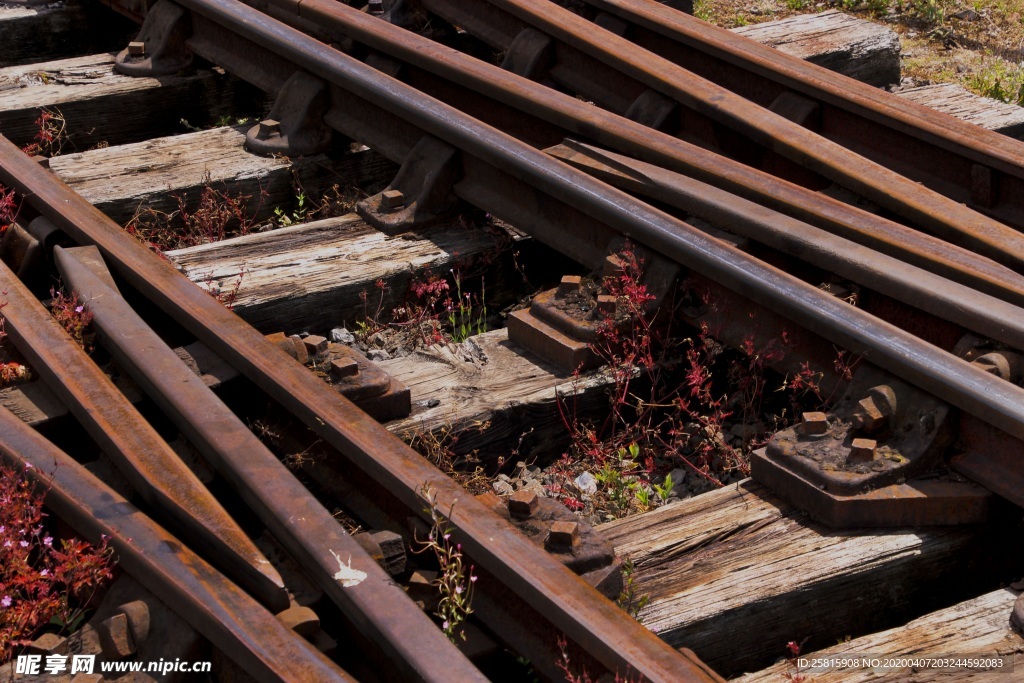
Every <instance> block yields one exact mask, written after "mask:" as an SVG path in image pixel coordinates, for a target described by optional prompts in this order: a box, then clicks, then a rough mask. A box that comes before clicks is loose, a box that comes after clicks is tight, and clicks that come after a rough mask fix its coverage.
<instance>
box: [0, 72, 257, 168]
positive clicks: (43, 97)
mask: <svg viewBox="0 0 1024 683" xmlns="http://www.w3.org/2000/svg"><path fill="white" fill-rule="evenodd" d="M262 104H263V96H262V94H260V93H259V92H258V91H257V90H256V89H254V88H252V87H251V86H249V85H247V84H245V83H243V82H242V81H241V80H239V79H237V78H235V77H234V76H230V75H228V74H225V73H224V72H223V71H222V70H220V69H218V68H211V69H192V70H189V71H187V72H185V73H184V74H183V75H177V74H176V75H173V76H161V77H159V78H142V77H132V76H122V75H120V74H117V73H114V54H113V53H103V54H94V55H87V56H84V57H72V58H69V59H62V60H58V61H52V62H45V63H36V64H27V65H21V66H10V67H6V68H3V69H0V130H3V132H4V135H5V136H7V137H8V138H9V139H10V140H12V141H13V142H15V143H16V144H19V145H24V144H26V143H29V142H31V141H32V139H33V137H34V136H35V134H36V132H37V131H38V126H37V125H36V124H35V121H36V119H37V118H38V117H39V112H40V110H41V109H42V108H44V107H45V108H46V109H49V110H51V111H55V112H59V113H60V115H61V116H62V117H63V118H64V121H65V123H66V129H65V134H66V136H67V139H68V142H67V144H66V145H65V147H64V150H63V151H64V153H67V152H74V151H84V150H87V149H90V148H92V147H95V146H98V145H107V146H109V145H119V144H123V143H127V142H134V141H136V140H143V139H146V138H149V137H152V136H154V135H161V134H169V133H179V132H184V131H185V127H184V126H183V125H182V123H181V121H182V119H185V120H187V121H189V123H190V124H191V125H194V126H203V125H207V124H211V123H213V122H214V121H216V120H217V119H218V118H220V117H222V116H232V115H236V113H237V112H239V111H243V112H244V111H255V110H256V109H259V108H261V107H262Z"/></svg>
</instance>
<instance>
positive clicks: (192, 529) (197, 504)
mask: <svg viewBox="0 0 1024 683" xmlns="http://www.w3.org/2000/svg"><path fill="white" fill-rule="evenodd" d="M25 158H27V157H25ZM44 172H47V171H44ZM0 290H2V291H3V292H4V294H3V299H4V300H6V302H7V305H6V306H4V308H3V312H2V315H3V318H4V320H5V331H6V332H7V334H8V335H9V336H10V338H11V340H12V341H13V342H14V345H15V347H17V349H18V350H19V351H20V352H21V353H22V354H23V355H24V356H25V358H27V359H28V361H29V363H30V364H31V366H32V368H33V370H35V371H36V372H38V373H39V375H40V376H41V377H42V378H43V379H44V380H45V381H46V383H47V385H48V386H49V388H50V389H51V390H52V391H53V392H54V393H55V394H56V395H57V396H58V397H59V398H60V399H61V401H62V402H63V403H64V404H65V405H66V406H67V407H68V409H69V410H70V411H71V413H72V414H73V415H74V416H75V417H76V418H78V420H79V421H80V422H81V424H82V426H83V427H84V428H85V429H86V430H87V431H88V433H89V435H90V436H91V437H92V438H93V440H95V442H96V443H97V444H98V445H99V446H100V448H102V449H103V452H104V453H106V454H107V455H108V456H110V458H111V459H113V460H114V462H115V463H116V464H117V466H118V469H119V470H120V471H121V473H122V474H123V475H124V477H125V478H126V479H127V480H128V481H129V482H130V483H131V485H132V487H133V488H134V489H135V490H136V491H137V492H139V494H140V495H141V496H142V497H143V498H144V499H145V500H146V502H148V503H149V504H150V505H152V506H153V507H154V508H155V509H156V510H157V511H158V512H159V513H160V514H163V515H166V516H167V518H168V520H169V521H171V522H173V523H174V525H176V526H177V527H179V528H180V529H181V531H182V532H184V533H186V534H187V536H188V539H189V541H190V542H193V543H194V544H195V545H196V546H197V547H199V548H201V549H202V551H203V552H204V553H205V554H206V556H207V557H209V558H210V559H211V561H212V562H214V564H216V565H217V566H218V567H220V568H222V569H223V570H225V571H227V572H228V573H229V574H230V575H231V576H232V578H234V579H235V580H237V581H238V582H239V583H240V584H241V585H242V586H243V587H245V588H246V589H247V590H250V591H251V592H252V593H253V595H255V596H257V598H258V599H259V600H260V601H261V602H263V603H264V604H266V605H267V606H268V607H270V608H271V609H284V608H285V607H287V606H288V596H287V593H286V592H285V589H284V584H283V582H282V580H281V577H280V576H279V575H278V573H277V571H276V570H275V569H274V568H273V567H272V566H271V565H270V563H269V562H268V561H267V560H266V558H264V557H263V555H262V554H261V553H260V552H259V550H257V549H256V546H255V545H253V543H252V541H250V540H249V538H248V537H247V536H246V535H245V533H244V532H243V531H242V530H241V529H239V528H238V525H236V524H235V522H234V521H233V520H232V519H231V517H230V516H229V515H228V514H227V512H225V511H224V509H223V508H222V507H221V506H220V504H219V503H218V502H217V501H216V499H214V498H213V496H212V495H211V494H210V492H209V491H207V490H206V488H205V487H204V486H203V485H202V483H201V482H200V481H199V480H198V479H197V478H196V476H195V475H194V474H193V473H192V471H191V470H189V469H188V467H186V466H185V464H184V463H183V462H182V461H181V460H180V459H179V458H178V456H177V454H175V452H174V451H173V450H171V448H170V446H168V445H167V443H166V442H165V441H164V440H163V439H161V438H160V436H159V435H158V434H157V433H156V431H154V429H153V428H152V427H151V426H150V425H149V423H148V422H146V421H145V420H144V419H143V418H142V416H141V415H139V413H138V412H137V411H136V410H135V408H134V407H132V405H131V403H129V401H128V399H127V398H125V397H124V395H123V394H122V393H121V392H120V391H119V390H118V389H117V387H115V386H114V384H113V383H112V382H111V380H110V379H109V378H108V377H107V376H106V375H105V374H104V373H103V372H102V371H101V370H100V369H99V368H98V367H97V366H96V365H95V364H94V363H93V362H92V360H91V359H89V357H88V356H86V355H85V352H84V351H83V350H82V349H81V348H80V347H79V346H78V345H77V344H76V343H75V342H74V341H73V340H72V339H71V337H70V336H68V334H67V333H66V332H65V331H64V329H63V328H62V327H61V326H60V324H59V323H58V322H57V321H56V320H55V319H54V318H53V317H52V316H51V315H50V313H49V312H48V311H47V310H46V309H45V308H43V306H42V304H41V303H39V301H37V300H36V298H35V297H34V296H33V295H32V293H31V292H29V291H28V290H27V289H26V288H25V286H24V285H22V283H21V282H20V281H19V280H18V278H17V277H15V276H14V274H13V273H12V272H11V271H10V269H9V268H8V267H7V266H6V265H4V264H0Z"/></svg>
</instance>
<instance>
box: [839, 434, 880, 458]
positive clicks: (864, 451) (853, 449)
mask: <svg viewBox="0 0 1024 683" xmlns="http://www.w3.org/2000/svg"><path fill="white" fill-rule="evenodd" d="M877 445H878V443H877V442H876V441H875V440H874V439H854V440H853V442H852V443H851V444H850V455H849V456H847V458H846V462H848V463H857V462H871V461H872V460H874V459H875V447H876V446H877Z"/></svg>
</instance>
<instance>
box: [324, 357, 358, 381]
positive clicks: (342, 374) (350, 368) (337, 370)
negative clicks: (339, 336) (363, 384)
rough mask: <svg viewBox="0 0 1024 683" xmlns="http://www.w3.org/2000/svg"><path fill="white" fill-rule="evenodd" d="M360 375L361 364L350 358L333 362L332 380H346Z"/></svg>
mask: <svg viewBox="0 0 1024 683" xmlns="http://www.w3.org/2000/svg"><path fill="white" fill-rule="evenodd" d="M358 374H359V364H358V363H356V362H355V361H354V360H352V359H350V358H343V359H338V360H332V361H331V378H333V379H344V378H346V377H355V376H356V375H358Z"/></svg>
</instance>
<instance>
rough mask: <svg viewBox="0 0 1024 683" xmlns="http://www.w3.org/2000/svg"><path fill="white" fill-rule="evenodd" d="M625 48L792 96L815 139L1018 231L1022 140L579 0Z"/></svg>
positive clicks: (721, 40)
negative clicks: (814, 119) (806, 106)
mask: <svg viewBox="0 0 1024 683" xmlns="http://www.w3.org/2000/svg"><path fill="white" fill-rule="evenodd" d="M585 3H586V5H588V9H589V10H590V12H591V13H593V14H592V15H591V16H593V17H596V16H597V14H598V13H601V12H604V13H607V14H608V15H612V16H614V17H615V18H616V19H618V20H620V21H623V22H625V23H626V24H627V27H626V33H625V36H626V37H627V38H628V39H629V40H630V41H631V42H633V43H635V44H637V45H639V46H640V47H643V48H644V49H646V50H649V51H651V52H653V53H654V54H657V55H660V56H662V57H664V58H666V59H668V60H670V61H672V62H674V63H676V64H681V65H683V66H685V67H686V68H687V69H688V70H690V71H692V72H693V73H695V74H698V75H700V76H703V77H705V78H709V79H712V80H714V81H715V82H716V83H719V84H720V85H724V86H725V87H728V88H729V89H730V90H732V91H733V92H735V93H737V94H738V95H741V96H743V97H746V98H747V99H749V100H751V101H753V102H757V103H758V104H761V105H762V106H770V105H771V103H772V102H773V101H775V99H776V98H777V97H778V96H779V95H780V94H781V93H783V92H787V91H788V92H794V93H799V94H800V95H802V96H804V97H807V98H809V99H811V100H813V101H814V102H815V103H816V104H818V106H820V107H821V113H820V120H819V125H818V127H817V128H815V132H817V133H818V134H819V135H822V136H823V137H826V138H828V139H830V140H834V141H835V142H838V143H839V144H841V145H843V146H844V147H848V148H850V149H853V150H855V151H857V152H858V153H859V154H862V155H864V156H866V157H868V158H870V159H873V160H875V161H877V162H878V163H880V164H883V165H885V166H886V167H888V168H891V169H893V170H896V171H898V172H900V173H902V174H903V175H906V176H907V177H909V178H913V179H914V180H917V181H919V182H921V183H924V184H925V185H926V186H928V187H930V188H932V189H933V190H935V191H937V192H941V193H942V194H944V195H946V196H947V197H950V198H952V199H954V200H956V201H959V202H963V203H966V204H970V205H971V206H972V207H973V208H975V209H976V210H978V211H981V212H983V213H987V214H988V215H990V216H993V217H994V218H997V219H998V220H1000V221H1002V222H1004V223H1006V224H1008V225H1012V226H1015V227H1018V228H1020V227H1021V226H1022V225H1024V143H1021V142H1020V141H1017V140H1012V139H1007V138H1006V136H1003V135H1000V134H998V133H994V132H992V131H989V130H985V129H983V128H980V127H978V126H974V125H971V124H968V123H965V122H963V121H960V120H959V119H956V118H954V117H951V116H945V115H943V114H940V113H938V112H936V111H935V110H933V109H931V108H929V107H926V106H923V105H920V104H917V103H915V102H911V101H909V100H906V99H905V98H898V97H891V96H889V95H888V93H884V92H881V91H880V90H878V89H877V88H872V87H871V86H868V85H865V84H864V83H861V82H859V81H856V80H854V79H852V78H848V77H846V76H843V75H841V74H837V73H834V72H832V71H829V70H827V69H823V68H821V67H818V66H816V65H813V64H809V63H807V62H805V61H803V60H801V59H797V58H795V57H792V56H789V55H785V54H780V53H779V52H778V51H777V50H773V49H772V48H769V47H767V46H764V45H761V44H759V43H757V42H755V41H750V40H745V39H743V38H741V37H740V36H737V35H735V34H733V33H731V32H729V31H726V30H723V29H721V28H719V27H717V26H714V25H712V24H708V23H707V22H704V21H701V20H700V19H697V18H696V17H692V16H690V15H687V14H684V13H682V12H677V11H673V10H672V9H670V8H668V7H665V6H663V5H660V4H658V3H654V2H644V1H642V0H585Z"/></svg>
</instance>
